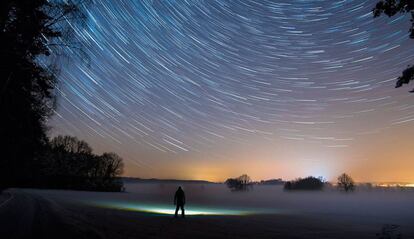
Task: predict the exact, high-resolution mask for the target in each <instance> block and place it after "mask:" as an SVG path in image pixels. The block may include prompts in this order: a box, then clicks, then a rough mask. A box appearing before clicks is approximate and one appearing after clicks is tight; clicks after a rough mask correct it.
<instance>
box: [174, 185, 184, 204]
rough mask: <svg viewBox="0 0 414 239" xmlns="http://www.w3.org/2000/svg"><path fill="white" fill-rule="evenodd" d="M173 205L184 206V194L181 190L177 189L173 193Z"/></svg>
mask: <svg viewBox="0 0 414 239" xmlns="http://www.w3.org/2000/svg"><path fill="white" fill-rule="evenodd" d="M174 204H177V205H184V204H185V194H184V191H183V190H182V189H181V188H179V189H178V190H177V192H175V196H174Z"/></svg>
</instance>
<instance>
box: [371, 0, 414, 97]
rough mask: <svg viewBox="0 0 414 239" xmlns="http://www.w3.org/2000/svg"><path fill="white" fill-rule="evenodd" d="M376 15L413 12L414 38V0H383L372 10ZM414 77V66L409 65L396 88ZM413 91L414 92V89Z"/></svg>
mask: <svg viewBox="0 0 414 239" xmlns="http://www.w3.org/2000/svg"><path fill="white" fill-rule="evenodd" d="M372 11H373V13H374V17H379V16H381V15H382V14H385V15H387V16H388V17H392V16H394V15H396V14H407V13H410V14H411V27H410V38H412V39H414V12H413V11H414V1H413V0H381V1H378V2H377V4H376V5H375V8H374V9H373V10H372ZM413 79H414V66H408V67H407V68H406V69H405V70H404V71H403V72H402V75H401V76H400V77H398V80H397V83H396V85H395V87H396V88H398V87H401V86H402V85H404V84H408V83H410V81H412V80H413ZM411 92H414V90H412V91H411Z"/></svg>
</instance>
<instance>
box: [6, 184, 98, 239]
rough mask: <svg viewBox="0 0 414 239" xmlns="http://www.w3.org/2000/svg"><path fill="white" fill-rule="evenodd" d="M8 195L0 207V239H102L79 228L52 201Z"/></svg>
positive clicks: (15, 194) (13, 193)
mask: <svg viewBox="0 0 414 239" xmlns="http://www.w3.org/2000/svg"><path fill="white" fill-rule="evenodd" d="M8 193H9V195H10V197H9V199H6V200H5V201H3V202H2V203H3V205H2V206H1V207H0V238H8V239H14V238H15V239H26V238H62V239H66V238H68V239H69V238H101V236H100V235H99V234H98V233H96V232H94V230H93V229H90V230H85V229H84V227H78V226H77V225H76V223H79V222H77V221H76V217H73V216H71V215H69V213H68V212H67V211H66V210H65V209H64V208H61V207H60V206H59V205H58V204H56V203H55V202H53V201H49V200H47V199H45V198H43V197H41V196H39V195H36V194H33V193H31V194H28V193H26V192H23V191H19V190H11V191H9V192H8ZM80 228H82V230H80Z"/></svg>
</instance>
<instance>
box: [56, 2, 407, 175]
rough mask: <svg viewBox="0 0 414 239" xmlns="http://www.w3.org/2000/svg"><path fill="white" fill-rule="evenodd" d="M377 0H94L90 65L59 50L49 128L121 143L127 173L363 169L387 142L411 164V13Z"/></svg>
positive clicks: (80, 36) (80, 31)
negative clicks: (406, 81)
mask: <svg viewBox="0 0 414 239" xmlns="http://www.w3.org/2000/svg"><path fill="white" fill-rule="evenodd" d="M375 3H376V1H357V0H355V1H352V0H348V1H346V0H343V1H331V0H297V1H287V0H286V1H265V0H261V1H244V0H240V1H184V0H182V1H129V0H117V1H114V0H112V1H111V0H102V1H96V2H95V3H94V4H92V5H91V6H89V7H88V8H87V11H86V14H87V17H88V22H87V24H86V26H84V27H82V28H81V27H79V28H74V30H75V34H76V35H75V37H76V40H77V41H79V42H80V43H81V44H82V45H83V47H84V50H85V53H86V55H87V56H88V59H89V60H88V61H89V64H86V63H85V61H79V60H68V61H67V62H66V61H63V62H64V63H63V64H62V66H61V73H60V75H59V79H60V85H59V88H58V90H57V94H58V95H59V97H60V98H59V101H58V107H57V109H56V114H55V116H54V118H53V119H52V120H51V121H50V125H51V126H52V127H53V130H52V134H70V135H74V136H77V137H78V138H81V139H85V140H86V141H88V142H90V143H91V145H92V146H93V147H94V148H96V149H97V150H98V151H114V152H116V153H118V154H120V155H121V156H123V158H124V159H125V160H126V161H125V162H126V165H127V169H126V171H127V174H128V175H133V176H146V177H176V178H180V177H182V178H197V179H203V178H206V177H207V178H208V179H209V178H211V179H218V180H219V179H220V180H221V179H222V178H221V177H226V176H228V175H222V174H225V172H228V173H229V174H231V173H234V174H237V173H239V171H240V172H244V171H247V172H249V170H251V172H250V174H252V175H253V178H261V177H268V178H269V177H272V176H273V177H277V176H278V175H282V176H285V177H293V176H300V175H297V174H292V173H290V172H288V170H284V171H283V168H284V167H287V166H286V165H287V164H291V165H296V166H295V167H299V168H302V169H299V170H298V173H299V174H303V173H309V174H318V173H319V174H320V175H322V176H325V177H330V176H332V175H331V173H333V172H335V173H336V171H338V172H339V171H341V170H345V169H349V170H354V172H356V174H357V179H358V177H359V176H358V172H359V171H358V169H356V168H354V166H355V167H357V168H358V167H359V166H358V165H360V164H361V162H362V164H364V165H365V164H368V165H371V166H372V165H377V164H380V165H388V163H390V160H391V159H389V158H381V157H379V154H381V152H382V151H381V149H380V148H381V147H382V146H380V145H385V143H392V145H393V146H392V147H393V148H392V150H391V151H393V152H394V150H395V151H399V152H401V150H403V149H404V150H411V151H409V152H406V151H405V153H402V155H403V156H401V155H399V156H401V157H400V158H401V160H400V161H398V160H397V161H398V163H397V161H394V162H395V164H398V165H399V167H407V166H408V167H412V166H413V165H412V163H407V161H408V158H409V154H410V153H411V152H412V150H413V149H412V148H414V147H412V146H414V145H413V144H412V143H410V142H405V143H401V144H399V143H397V142H395V141H392V140H391V139H399V140H401V141H405V140H408V139H409V137H410V136H412V134H413V133H414V132H413V130H412V128H413V127H412V126H413V125H412V124H413V123H414V105H413V102H414V98H413V97H414V96H413V95H412V94H409V93H408V91H409V90H410V89H411V88H409V87H408V88H407V87H403V88H399V89H394V85H395V81H396V77H398V76H399V75H400V74H401V71H402V70H403V69H404V68H405V67H406V66H407V65H409V64H412V63H413V60H414V47H413V44H414V41H413V40H410V39H409V32H408V29H409V27H410V22H409V16H403V15H400V16H397V17H393V18H386V17H382V18H377V19H374V18H373V15H372V8H373V7H374V6H375ZM68 21H69V20H68ZM74 58H75V57H74ZM393 134H394V136H392V135H393ZM395 134H398V135H395ZM390 135H391V136H390ZM384 138H389V139H386V140H385V141H381V139H384ZM368 143H372V144H371V145H373V146H372V147H373V148H374V149H371V150H368V149H367V148H370V147H365V145H367V144H368ZM394 143H395V144H394ZM398 144H399V146H398ZM387 145H389V144H387ZM410 146H411V148H410ZM376 147H379V148H377V149H375V148H376ZM398 147H401V148H398ZM250 149H251V150H250ZM257 151H260V153H257ZM413 153H414V152H413ZM246 154H247V155H246ZM411 155H412V154H411ZM247 157H248V158H249V159H248V160H249V162H250V163H248V164H246V165H250V166H245V165H244V164H243V163H242V162H243V160H247ZM384 157H385V156H384ZM238 160H240V165H241V166H240V167H242V166H243V165H244V166H245V167H244V168H240V169H234V167H236V166H234V165H233V166H232V167H233V169H234V170H233V169H232V170H230V171H228V170H227V171H226V170H225V169H226V168H228V167H229V166H228V165H229V164H234V162H235V161H236V162H238ZM411 161H412V160H411ZM369 162H372V163H369ZM172 165H178V167H180V165H181V166H182V167H181V169H176V170H175V171H174V170H173V169H171V170H170V171H168V168H169V167H173V166H172ZM186 165H190V166H191V169H189V168H188V167H190V166H188V167H187V166H186ZM257 165H261V166H260V167H262V168H267V169H266V170H268V171H266V170H265V171H260V170H259V169H257V170H256V171H257V172H256V171H255V167H256V166H257ZM283 165H285V166H283ZM343 165H346V166H343ZM350 165H351V166H350ZM371 166H364V167H366V168H369V167H371ZM211 167H214V169H212V170H210V169H211ZM249 167H251V169H249ZM361 167H362V166H361ZM361 167H360V168H359V170H360V171H364V167H362V168H361ZM381 167H382V166H381ZM384 167H385V166H384ZM236 168H237V167H236ZM313 168H315V170H314V171H312V170H313ZM220 170H224V171H220ZM270 170H273V171H270ZM278 170H279V171H278ZM395 170H397V169H395ZM188 171H192V172H191V173H190V172H188ZM207 171H208V172H207ZM166 172H167V173H166ZM259 172H262V173H259ZM217 174H220V176H217ZM402 175H405V176H402V177H405V179H410V178H411V179H412V180H414V177H413V176H412V174H410V175H409V176H407V175H406V174H404V173H402ZM316 176H318V175H316ZM384 177H385V176H384ZM360 178H361V177H360ZM372 178H374V179H378V180H379V179H382V178H383V176H381V175H380V176H372Z"/></svg>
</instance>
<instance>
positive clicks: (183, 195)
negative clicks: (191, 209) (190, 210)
mask: <svg viewBox="0 0 414 239" xmlns="http://www.w3.org/2000/svg"><path fill="white" fill-rule="evenodd" d="M183 203H184V204H185V193H183Z"/></svg>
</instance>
